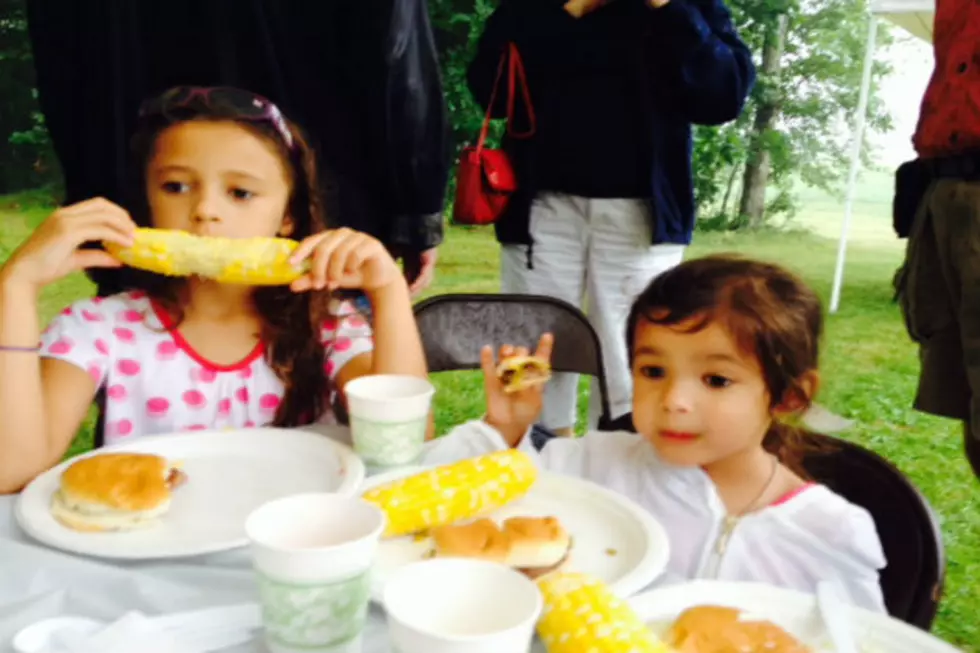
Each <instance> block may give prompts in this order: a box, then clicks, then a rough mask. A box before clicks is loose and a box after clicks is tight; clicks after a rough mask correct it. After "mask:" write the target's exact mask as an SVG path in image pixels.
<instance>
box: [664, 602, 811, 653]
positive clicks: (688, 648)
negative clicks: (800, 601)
mask: <svg viewBox="0 0 980 653" xmlns="http://www.w3.org/2000/svg"><path fill="white" fill-rule="evenodd" d="M667 644H669V645H670V646H672V647H673V649H674V651H676V653H729V652H731V653H741V652H742V651H744V652H745V653H810V648H808V647H807V646H804V645H803V644H802V643H801V642H799V641H798V640H797V639H796V638H794V637H793V636H792V635H790V634H789V633H787V632H786V631H785V630H783V629H782V628H780V627H779V626H777V625H776V624H774V623H772V622H770V621H756V620H744V621H743V620H742V613H741V611H740V610H737V609H735V608H727V607H720V606H714V605H699V606H695V607H692V608H688V609H687V610H685V611H684V612H682V613H681V614H680V615H679V616H678V617H677V619H676V620H674V623H673V625H672V626H671V627H670V630H669V631H668V632H667Z"/></svg>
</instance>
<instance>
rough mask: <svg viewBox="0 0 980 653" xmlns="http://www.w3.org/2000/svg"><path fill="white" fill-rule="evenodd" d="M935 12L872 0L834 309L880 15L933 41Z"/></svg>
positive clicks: (922, 1) (926, 4) (920, 3)
mask: <svg viewBox="0 0 980 653" xmlns="http://www.w3.org/2000/svg"><path fill="white" fill-rule="evenodd" d="M935 13H936V5H935V0H871V20H870V21H869V22H870V27H869V31H868V43H867V49H866V51H865V55H864V78H863V80H862V82H861V95H860V97H859V99H858V109H857V120H856V121H855V125H854V137H853V149H852V151H851V170H850V176H849V177H848V181H847V199H846V200H845V203H844V223H843V226H842V227H841V236H840V242H839V244H838V249H837V268H836V270H835V271H834V286H833V290H832V291H831V295H830V312H831V313H836V312H837V307H838V306H839V304H840V291H841V286H842V285H843V283H844V256H845V254H846V252H847V235H848V231H849V229H850V226H851V213H852V210H853V207H854V187H855V183H856V182H857V173H858V170H859V168H860V165H861V140H862V139H863V136H864V120H865V116H866V114H867V111H868V91H869V88H870V86H871V64H872V63H873V62H874V50H875V34H876V31H877V27H878V17H881V18H884V19H885V20H887V21H889V22H891V23H894V24H896V25H898V26H899V27H901V28H902V29H904V30H906V31H907V32H909V33H910V34H912V35H913V36H916V37H918V38H920V39H922V40H924V41H929V42H930V43H931V42H932V27H933V21H934V18H935Z"/></svg>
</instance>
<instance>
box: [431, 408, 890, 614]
mask: <svg viewBox="0 0 980 653" xmlns="http://www.w3.org/2000/svg"><path fill="white" fill-rule="evenodd" d="M506 448H507V445H506V443H505V442H504V440H503V438H502V437H501V436H500V434H499V433H498V432H497V431H496V430H495V429H493V428H491V427H490V426H488V425H487V424H486V423H484V422H482V421H472V422H468V423H466V424H463V425H460V426H458V427H456V428H455V429H454V430H453V431H452V432H451V433H449V434H447V435H446V436H444V437H442V438H439V439H437V440H434V441H432V442H430V443H429V444H428V446H427V449H426V451H425V453H424V455H423V460H422V462H423V464H444V463H448V462H454V461H456V460H461V459H464V458H469V457H473V456H478V455H482V454H485V453H488V452H490V451H497V450H502V449H506ZM518 448H519V449H521V450H522V451H525V452H527V453H528V454H530V455H531V456H532V458H534V459H535V461H536V462H537V464H538V466H539V468H541V469H544V470H548V471H551V472H555V473H558V474H567V475H570V476H576V477H579V478H583V479H587V480H590V481H593V482H595V483H598V484H599V485H602V486H604V487H606V488H609V489H611V490H613V491H615V492H619V493H620V494H622V495H624V496H626V497H628V498H629V499H632V500H633V501H634V502H635V503H637V504H639V505H640V506H642V507H643V508H645V509H646V510H648V511H650V513H651V514H652V515H653V516H654V517H656V518H657V520H658V521H660V523H661V524H662V525H663V527H664V529H665V530H666V531H667V534H668V537H669V538H670V562H669V563H668V566H667V570H666V572H665V576H664V577H662V578H660V579H658V580H657V585H663V584H668V583H672V582H679V581H683V580H690V579H697V578H713V579H718V580H730V581H750V582H760V583H767V584H770V585H776V586H779V587H785V588H789V589H795V590H800V591H804V592H808V593H814V592H816V587H817V583H818V582H820V581H822V580H835V581H837V582H838V583H839V584H840V586H841V587H842V588H843V589H844V590H846V591H847V593H848V594H849V596H850V598H851V601H852V602H853V603H854V604H855V605H858V606H861V607H864V608H867V609H870V610H874V611H877V612H885V605H884V599H883V596H882V591H881V586H880V583H879V577H878V572H879V570H880V569H882V568H883V567H884V566H885V556H884V553H883V551H882V548H881V542H880V540H879V539H878V533H877V530H876V528H875V524H874V521H873V520H872V518H871V515H870V514H869V513H868V512H867V511H866V510H864V509H863V508H861V507H859V506H856V505H854V504H852V503H850V502H848V501H847V500H846V499H844V498H843V497H841V496H839V495H837V494H835V493H834V492H832V491H831V490H830V489H829V488H827V487H826V486H823V485H819V484H811V485H808V486H806V487H805V488H803V489H802V490H801V491H798V492H795V493H793V494H792V495H790V496H788V497H785V498H784V499H782V500H780V501H778V502H776V503H775V504H773V505H771V506H769V507H767V508H764V509H763V510H759V511H757V512H755V513H752V514H749V515H746V516H744V517H742V518H741V519H740V520H739V522H738V525H737V526H736V527H735V529H734V530H733V531H732V533H731V537H730V539H729V540H728V543H727V546H726V547H725V548H724V554H723V555H719V553H718V550H717V549H718V546H717V545H718V542H719V538H720V537H721V535H722V532H723V524H724V520H725V516H726V511H725V508H724V505H723V503H722V501H721V498H720V497H719V496H718V492H717V490H716V489H715V486H714V484H713V483H712V481H711V479H710V478H709V477H708V475H707V474H706V473H705V472H704V471H703V470H701V469H700V468H697V467H676V466H672V465H668V464H667V463H665V462H664V461H662V460H660V458H659V457H658V456H657V454H656V451H655V450H654V448H653V447H651V446H650V445H649V444H648V443H647V442H646V441H645V440H643V438H642V437H640V436H638V435H636V434H634V433H626V432H593V433H589V434H587V435H585V436H584V437H581V438H555V439H552V440H550V441H548V443H547V444H546V445H545V447H544V448H543V449H542V451H541V452H540V453H538V452H537V451H536V450H535V449H534V446H533V445H532V444H531V442H530V437H525V438H524V439H523V440H522V441H521V444H520V445H519V447H518Z"/></svg>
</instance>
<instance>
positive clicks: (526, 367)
mask: <svg viewBox="0 0 980 653" xmlns="http://www.w3.org/2000/svg"><path fill="white" fill-rule="evenodd" d="M497 378H499V379H500V383H501V385H503V387H504V392H518V391H520V390H524V389H526V388H531V387H534V386H536V385H543V384H545V383H547V382H548V380H549V379H551V364H550V363H549V362H548V361H546V360H545V359H543V358H539V357H537V356H511V357H510V358H505V359H504V360H502V361H500V364H498V365H497Z"/></svg>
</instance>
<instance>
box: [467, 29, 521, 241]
mask: <svg viewBox="0 0 980 653" xmlns="http://www.w3.org/2000/svg"><path fill="white" fill-rule="evenodd" d="M508 62H509V65H508V66H507V67H508V74H507V133H508V134H509V135H510V136H511V137H512V138H529V137H531V136H533V135H534V132H535V129H536V121H535V118H534V107H533V106H532V104H531V94H530V92H529V91H528V88H527V78H526V77H525V76H524V64H523V62H522V61H521V55H520V53H519V52H518V51H517V46H516V45H514V44H513V43H509V44H508V45H507V49H506V50H505V51H504V54H503V55H502V56H501V57H500V65H499V66H497V77H496V79H495V80H494V83H493V90H492V91H491V93H490V104H489V106H488V108H487V115H486V117H485V118H484V119H483V128H482V129H481V130H480V138H479V140H477V143H476V147H473V146H472V145H471V146H468V147H466V148H464V149H463V152H462V154H461V155H460V157H459V166H458V168H457V171H456V199H455V201H454V202H453V222H455V223H456V224H461V225H487V224H492V223H494V222H496V220H497V218H498V217H500V214H501V213H503V211H504V209H505V208H506V207H507V202H508V201H509V200H510V197H511V195H512V194H513V193H514V191H516V190H517V175H515V174H514V167H513V166H512V165H511V162H510V159H509V158H508V157H507V154H506V153H505V152H504V151H503V150H491V149H486V148H485V147H484V144H485V142H486V140H487V134H488V133H489V131H490V114H491V112H492V111H493V107H494V102H495V100H496V99H497V87H498V86H499V85H500V78H501V77H502V76H503V72H504V66H505V64H507V63H508ZM518 78H520V83H521V94H522V95H523V96H524V103H525V106H526V108H527V115H528V122H529V123H530V126H529V128H528V130H527V131H526V132H524V133H522V134H517V133H515V132H514V130H513V127H514V99H515V98H514V96H515V93H514V91H515V87H516V84H517V79H518Z"/></svg>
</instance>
